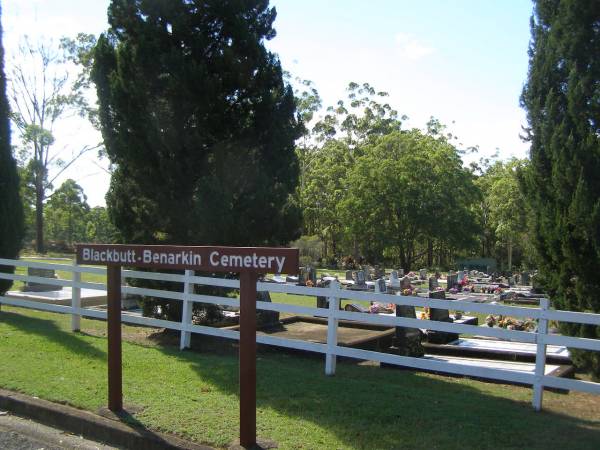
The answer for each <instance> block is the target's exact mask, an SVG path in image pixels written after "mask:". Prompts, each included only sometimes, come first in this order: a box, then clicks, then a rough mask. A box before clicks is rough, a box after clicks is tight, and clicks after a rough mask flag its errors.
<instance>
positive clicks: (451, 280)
mask: <svg viewBox="0 0 600 450" xmlns="http://www.w3.org/2000/svg"><path fill="white" fill-rule="evenodd" d="M446 281H447V284H448V286H447V287H448V289H452V288H454V287H456V286H457V285H458V274H456V273H452V272H448V276H447V277H446Z"/></svg>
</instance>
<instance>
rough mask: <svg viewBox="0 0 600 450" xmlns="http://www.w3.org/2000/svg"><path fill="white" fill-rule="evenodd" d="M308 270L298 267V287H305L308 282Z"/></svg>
mask: <svg viewBox="0 0 600 450" xmlns="http://www.w3.org/2000/svg"><path fill="white" fill-rule="evenodd" d="M308 269H309V268H308V267H300V276H299V277H298V284H299V285H300V286H306V282H307V281H308V280H309V276H308Z"/></svg>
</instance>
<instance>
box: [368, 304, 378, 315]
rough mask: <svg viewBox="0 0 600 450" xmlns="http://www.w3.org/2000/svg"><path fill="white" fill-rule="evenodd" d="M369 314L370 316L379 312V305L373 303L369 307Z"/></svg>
mask: <svg viewBox="0 0 600 450" xmlns="http://www.w3.org/2000/svg"><path fill="white" fill-rule="evenodd" d="M369 312H370V313H371V314H377V313H378V312H379V305H378V304H377V303H373V304H372V305H371V306H369Z"/></svg>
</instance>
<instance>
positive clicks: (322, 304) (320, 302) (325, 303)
mask: <svg viewBox="0 0 600 450" xmlns="http://www.w3.org/2000/svg"><path fill="white" fill-rule="evenodd" d="M330 284H331V280H319V281H318V282H317V284H316V287H320V288H326V287H329V285H330ZM338 302H339V303H338V308H340V306H341V304H342V299H341V298H339V299H338ZM317 308H329V300H328V299H327V297H325V296H323V297H322V296H317Z"/></svg>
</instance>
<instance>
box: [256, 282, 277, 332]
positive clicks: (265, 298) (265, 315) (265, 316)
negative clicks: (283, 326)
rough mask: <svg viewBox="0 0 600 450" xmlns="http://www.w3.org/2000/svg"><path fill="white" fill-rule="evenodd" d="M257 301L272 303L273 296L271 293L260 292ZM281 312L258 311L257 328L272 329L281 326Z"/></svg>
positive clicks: (257, 294)
mask: <svg viewBox="0 0 600 450" xmlns="http://www.w3.org/2000/svg"><path fill="white" fill-rule="evenodd" d="M256 300H257V301H260V302H268V303H271V294H270V293H269V291H258V292H257V293H256ZM279 325H280V323H279V311H267V310H264V309H262V310H261V309H259V310H257V311H256V326H257V327H260V328H272V327H275V326H279Z"/></svg>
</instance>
